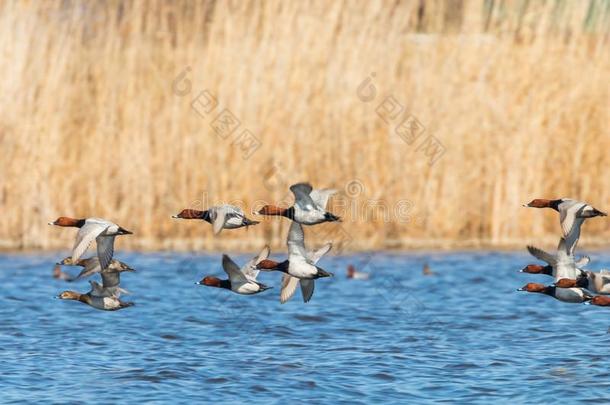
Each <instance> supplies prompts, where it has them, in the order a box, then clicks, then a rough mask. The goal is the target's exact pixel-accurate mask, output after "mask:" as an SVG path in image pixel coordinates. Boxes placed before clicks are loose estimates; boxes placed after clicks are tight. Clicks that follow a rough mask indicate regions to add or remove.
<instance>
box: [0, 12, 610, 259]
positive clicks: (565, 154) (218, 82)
mask: <svg viewBox="0 0 610 405" xmlns="http://www.w3.org/2000/svg"><path fill="white" fill-rule="evenodd" d="M0 38H2V39H1V40H0V52H1V54H2V55H3V58H2V59H1V60H0V72H1V75H0V97H2V106H3V108H2V109H1V111H0V147H1V151H2V160H0V209H1V212H2V215H1V216H0V246H1V247H3V248H5V249H54V248H58V247H64V248H65V247H69V246H70V240H71V238H72V237H73V232H68V231H66V230H60V229H57V228H54V229H52V227H49V226H47V222H48V221H50V220H53V219H55V218H56V217H57V216H59V215H68V216H74V217H82V216H99V217H103V218H107V219H110V220H114V221H116V222H117V223H119V224H121V225H123V226H124V227H125V228H127V229H130V230H132V231H134V232H135V235H134V236H133V237H126V238H120V239H121V240H120V242H119V243H118V246H117V248H118V249H121V248H134V249H178V250H180V249H183V250H184V249H210V250H219V249H227V250H228V249H250V248H253V247H258V246H260V245H261V244H263V243H266V242H270V243H272V245H273V246H274V247H278V246H281V245H283V244H284V242H283V240H284V237H285V231H286V229H287V221H285V220H282V219H278V218H267V219H262V223H261V224H260V225H258V226H255V227H251V228H249V229H247V230H246V229H241V230H234V231H225V232H223V233H222V234H221V235H220V237H213V236H212V232H211V227H210V226H209V225H204V224H201V223H194V221H178V220H172V219H170V215H171V214H175V213H177V212H178V211H179V210H180V209H182V208H187V207H190V208H201V207H202V206H204V205H206V204H215V203H220V202H233V203H237V204H239V205H241V206H243V207H244V208H245V209H246V212H248V213H250V212H251V210H252V209H253V208H255V207H256V206H257V205H260V204H261V202H262V201H266V202H276V201H283V202H284V203H285V204H290V202H291V199H290V194H289V193H288V186H289V185H290V184H292V183H293V182H297V181H303V180H309V181H311V182H312V183H313V184H314V186H320V187H335V188H337V189H339V190H340V193H339V194H338V195H337V196H335V197H334V198H333V200H332V209H331V210H332V211H333V212H335V213H337V214H339V215H342V216H343V217H344V221H343V222H342V223H341V224H323V225H319V226H317V227H314V228H309V229H308V230H307V232H308V234H309V235H310V237H311V241H312V242H314V243H315V242H317V241H322V240H324V239H334V240H336V241H337V240H338V241H339V244H340V247H341V248H342V249H345V250H361V249H380V248H456V247H474V248H478V247H489V246H494V247H511V246H517V245H520V244H523V243H524V242H531V241H537V242H538V243H541V244H546V243H548V244H554V243H556V239H557V235H558V233H559V225H558V220H557V218H556V214H554V213H552V212H544V211H539V210H533V209H525V208H522V207H521V204H523V203H525V202H528V201H529V200H531V199H532V198H536V197H550V198H553V197H561V196H570V197H573V198H578V199H583V200H586V201H588V202H590V203H592V204H593V205H594V206H596V207H598V208H600V209H605V210H610V176H609V175H608V174H609V170H608V168H609V167H610V155H609V153H608V151H610V128H609V126H610V108H609V106H610V87H609V86H608V83H609V82H610V46H609V45H610V44H609V42H610V41H609V40H610V2H608V1H576V0H574V1H561V0H558V1H545V2H542V1H541V2H494V1H484V2H478V1H473V2H462V1H426V2H419V1H404V2H390V1H356V0H346V1H343V2H329V1H311V2H300V1H263V2H259V1H254V0H252V1H197V2H195V1H175V2H170V1H154V0H151V1H108V2H101V1H100V2H91V1H57V2H34V1H5V2H2V3H0ZM210 97H213V99H214V100H215V101H209V100H210ZM212 107H214V108H212ZM399 110H400V111H399ZM223 111H224V112H223ZM227 112H228V114H231V116H232V117H234V119H237V120H239V127H238V128H237V129H236V130H235V132H234V133H231V134H227V132H228V131H224V132H223V131H220V133H217V132H216V131H215V130H214V128H218V123H219V122H226V121H222V117H225V118H226V114H227ZM398 112H400V114H398ZM219 114H224V115H221V119H220V121H214V120H215V119H216V118H217V117H218V116H219ZM235 122H236V121H233V123H235ZM400 124H404V125H402V126H401V125H400ZM215 125H216V126H215ZM405 128H406V129H405ZM424 128H425V130H424ZM246 130H247V131H248V132H245V133H244V131H246ZM255 144H260V146H259V147H258V148H255V147H254V146H253V145H255ZM252 216H253V217H254V215H252ZM609 229H610V227H609V226H608V222H607V221H605V220H604V219H595V220H591V221H589V222H588V223H587V224H585V226H584V229H583V242H584V243H588V244H590V245H593V244H599V243H602V244H603V243H605V241H606V240H607V238H608V237H609V236H610V232H609Z"/></svg>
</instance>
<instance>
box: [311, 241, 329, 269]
mask: <svg viewBox="0 0 610 405" xmlns="http://www.w3.org/2000/svg"><path fill="white" fill-rule="evenodd" d="M332 247H333V244H332V243H330V242H328V243H327V244H325V245H324V246H322V247H321V248H319V249H318V250H312V251H311V252H309V253H308V255H307V258H308V259H309V261H311V262H312V263H313V264H316V263H317V262H318V260H320V259H321V258H322V256H324V255H325V254H326V253H328V251H329V250H330V249H332Z"/></svg>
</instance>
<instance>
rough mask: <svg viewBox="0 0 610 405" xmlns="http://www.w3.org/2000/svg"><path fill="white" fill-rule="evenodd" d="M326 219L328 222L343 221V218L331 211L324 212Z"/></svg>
mask: <svg viewBox="0 0 610 405" xmlns="http://www.w3.org/2000/svg"><path fill="white" fill-rule="evenodd" d="M324 219H325V220H326V221H328V222H335V221H341V218H340V217H338V216H336V215H335V214H331V213H330V212H326V213H324Z"/></svg>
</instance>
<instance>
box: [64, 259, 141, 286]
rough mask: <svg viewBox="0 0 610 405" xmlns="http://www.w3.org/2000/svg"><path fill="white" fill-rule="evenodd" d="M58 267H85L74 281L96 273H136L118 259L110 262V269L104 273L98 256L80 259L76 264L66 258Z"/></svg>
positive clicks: (106, 269) (107, 268)
mask: <svg viewBox="0 0 610 405" xmlns="http://www.w3.org/2000/svg"><path fill="white" fill-rule="evenodd" d="M57 264H58V265H63V266H80V267H84V268H83V270H82V271H81V272H80V273H78V275H77V276H76V277H74V279H75V280H76V279H80V278H85V277H89V276H91V275H93V274H95V273H100V272H108V273H111V272H119V273H122V272H124V271H135V270H134V269H132V268H131V267H129V265H128V264H126V263H123V262H121V261H119V260H116V259H112V260H111V261H110V264H109V265H108V267H106V268H105V269H104V271H102V266H100V260H99V258H98V257H97V256H93V257H89V258H87V259H78V260H77V261H76V262H75V261H74V260H72V258H71V257H66V258H65V259H63V260H62V261H60V262H59V263H57Z"/></svg>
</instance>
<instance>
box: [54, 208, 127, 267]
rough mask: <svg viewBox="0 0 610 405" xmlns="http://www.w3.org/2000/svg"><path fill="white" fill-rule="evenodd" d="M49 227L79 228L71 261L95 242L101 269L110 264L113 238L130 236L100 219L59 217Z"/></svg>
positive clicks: (115, 225) (76, 258)
mask: <svg viewBox="0 0 610 405" xmlns="http://www.w3.org/2000/svg"><path fill="white" fill-rule="evenodd" d="M49 225H56V226H62V227H75V228H79V230H78V232H77V234H76V241H75V242H74V247H73V248H72V255H71V257H72V260H73V261H75V262H76V261H78V260H79V259H80V257H81V256H82V255H83V253H85V251H86V250H87V249H88V248H89V245H91V242H93V240H95V242H96V244H97V257H98V259H99V263H100V266H101V268H102V269H105V268H106V267H108V265H109V264H110V261H111V260H112V256H113V254H114V238H115V237H117V236H119V235H131V234H132V233H133V232H130V231H128V230H126V229H124V228H122V227H120V226H118V225H117V224H115V223H113V222H110V221H106V220H105V219H100V218H83V219H76V218H69V217H59V218H57V219H56V220H55V221H53V222H49Z"/></svg>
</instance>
